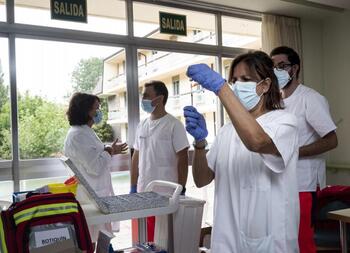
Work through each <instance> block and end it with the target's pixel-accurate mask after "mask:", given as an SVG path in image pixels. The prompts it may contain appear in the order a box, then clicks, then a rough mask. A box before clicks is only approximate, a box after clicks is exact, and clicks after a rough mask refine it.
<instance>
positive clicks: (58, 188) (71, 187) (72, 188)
mask: <svg viewBox="0 0 350 253" xmlns="http://www.w3.org/2000/svg"><path fill="white" fill-rule="evenodd" d="M47 186H48V188H49V192H51V193H67V192H71V193H73V194H74V195H75V194H76V193H77V186H78V184H68V185H67V184H63V183H57V184H48V185H47Z"/></svg>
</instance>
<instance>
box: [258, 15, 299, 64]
mask: <svg viewBox="0 0 350 253" xmlns="http://www.w3.org/2000/svg"><path fill="white" fill-rule="evenodd" d="M261 30H262V48H263V50H264V51H265V52H266V53H267V54H270V52H271V50H272V49H274V48H275V47H278V46H288V47H291V48H293V49H294V50H295V51H296V52H298V54H299V56H300V57H301V53H302V48H301V30H300V20H299V19H297V18H290V17H283V16H276V15H270V14H264V15H263V18H262V27H261Z"/></svg>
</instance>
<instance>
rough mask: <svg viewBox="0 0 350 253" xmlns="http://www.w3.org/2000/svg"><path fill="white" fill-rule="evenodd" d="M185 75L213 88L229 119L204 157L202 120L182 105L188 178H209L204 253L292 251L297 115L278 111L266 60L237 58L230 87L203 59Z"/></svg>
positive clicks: (294, 241) (296, 216)
mask: <svg viewBox="0 0 350 253" xmlns="http://www.w3.org/2000/svg"><path fill="white" fill-rule="evenodd" d="M187 75H188V76H189V77H190V78H191V79H192V80H194V81H196V82H197V83H199V84H200V85H202V87H204V88H206V89H209V90H211V91H213V92H215V93H216V95H218V97H219V99H220V101H221V102H222V104H223V106H224V107H225V109H226V111H227V113H228V115H229V117H230V119H231V123H229V124H226V125H225V126H224V127H222V128H221V129H220V130H219V132H218V134H217V136H216V139H215V141H214V143H213V144H212V146H211V147H210V150H209V152H208V154H207V155H206V152H205V146H206V141H205V138H206V136H207V135H208V131H207V129H206V123H205V120H204V117H203V116H202V115H201V114H200V113H198V112H197V110H196V109H195V108H194V107H192V106H187V107H185V108H184V116H185V118H186V130H187V131H188V132H189V133H190V134H191V135H192V136H193V137H194V138H195V142H194V148H195V151H194V158H193V165H192V171H193V177H194V181H195V183H196V185H197V186H198V187H202V186H205V185H207V184H209V183H210V182H211V181H212V180H213V179H215V204H214V221H213V232H212V245H211V248H212V252H232V253H280V252H283V253H292V252H293V253H294V252H299V249H298V240H297V238H298V224H299V201H298V190H297V181H296V162H297V159H298V149H297V143H298V142H297V136H298V133H297V120H296V118H295V117H294V116H293V115H292V114H289V113H287V112H284V111H283V110H282V108H283V106H282V104H281V97H280V93H279V88H278V84H277V79H276V77H275V75H274V72H273V63H272V60H271V59H270V58H269V57H268V55H266V54H265V53H263V52H260V51H256V52H252V53H247V54H244V55H240V56H238V57H237V58H236V59H235V60H234V61H233V62H232V64H231V68H230V74H229V82H232V83H233V85H232V87H231V86H230V85H229V84H228V83H227V82H226V80H224V79H223V78H222V77H221V76H220V75H219V74H218V73H216V72H214V71H213V70H212V69H210V68H209V67H208V66H207V65H205V64H196V65H192V66H190V67H189V68H188V70H187Z"/></svg>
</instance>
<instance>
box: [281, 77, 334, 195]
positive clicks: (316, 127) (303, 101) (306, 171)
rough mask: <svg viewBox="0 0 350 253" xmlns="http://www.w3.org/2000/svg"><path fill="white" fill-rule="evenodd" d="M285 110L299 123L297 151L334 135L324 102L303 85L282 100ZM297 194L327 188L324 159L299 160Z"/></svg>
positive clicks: (317, 94) (322, 156)
mask: <svg viewBox="0 0 350 253" xmlns="http://www.w3.org/2000/svg"><path fill="white" fill-rule="evenodd" d="M284 104H285V110H286V111H288V112H290V113H293V114H294V115H295V116H296V117H297V119H298V128H299V145H298V146H299V147H301V146H305V145H308V144H310V143H313V142H315V141H316V140H318V139H319V138H322V137H324V136H325V135H327V134H328V133H330V132H332V131H334V130H335V129H336V128H337V127H336V126H335V124H334V122H333V120H332V117H331V115H330V112H329V106H328V102H327V100H326V99H325V98H324V97H323V96H322V95H320V94H319V93H318V92H317V91H315V90H313V89H311V88H308V87H306V86H304V85H302V84H300V85H298V87H297V88H296V90H295V91H294V92H293V94H292V95H291V96H289V97H288V98H286V99H284ZM297 168H298V169H297V174H298V185H299V192H314V191H316V187H317V184H319V185H320V188H321V189H322V188H324V187H325V186H326V162H325V157H324V155H318V156H312V157H302V158H299V161H298V164H297Z"/></svg>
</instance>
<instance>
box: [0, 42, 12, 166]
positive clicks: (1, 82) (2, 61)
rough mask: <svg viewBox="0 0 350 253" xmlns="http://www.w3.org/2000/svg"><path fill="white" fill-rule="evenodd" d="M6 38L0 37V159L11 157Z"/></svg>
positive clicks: (9, 158)
mask: <svg viewBox="0 0 350 253" xmlns="http://www.w3.org/2000/svg"><path fill="white" fill-rule="evenodd" d="M8 59H9V55H8V40H7V39H6V38H0V160H11V159H12V134H11V102H10V85H9V84H10V81H9V63H8Z"/></svg>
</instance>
